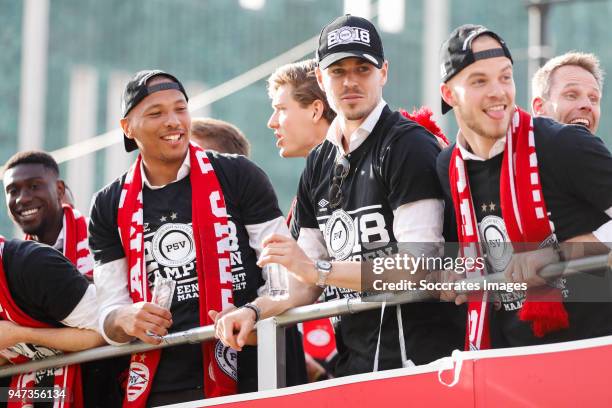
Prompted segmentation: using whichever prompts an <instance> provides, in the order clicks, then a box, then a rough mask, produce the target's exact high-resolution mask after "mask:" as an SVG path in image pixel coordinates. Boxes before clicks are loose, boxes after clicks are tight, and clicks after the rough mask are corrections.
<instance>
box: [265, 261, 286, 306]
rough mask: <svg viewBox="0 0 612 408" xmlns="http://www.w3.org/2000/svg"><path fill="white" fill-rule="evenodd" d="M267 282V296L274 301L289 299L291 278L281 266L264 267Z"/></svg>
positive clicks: (270, 265)
mask: <svg viewBox="0 0 612 408" xmlns="http://www.w3.org/2000/svg"><path fill="white" fill-rule="evenodd" d="M263 273H264V276H266V275H267V277H268V279H267V280H266V294H267V295H268V296H269V297H270V298H271V299H272V300H285V299H287V298H289V278H288V276H287V275H288V273H289V272H288V271H287V268H285V267H284V266H283V265H280V264H275V263H273V264H267V265H265V266H264V267H263Z"/></svg>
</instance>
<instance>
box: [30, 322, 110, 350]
mask: <svg viewBox="0 0 612 408" xmlns="http://www.w3.org/2000/svg"><path fill="white" fill-rule="evenodd" d="M23 342H24V343H32V344H36V345H39V346H45V347H49V348H53V349H56V350H61V351H65V352H74V351H81V350H87V349H90V348H94V347H98V346H101V345H103V344H106V342H105V341H104V339H103V338H102V336H100V334H99V333H98V332H96V331H95V330H88V329H76V328H72V327H65V328H49V329H46V328H45V329H40V328H39V329H35V328H31V327H23Z"/></svg>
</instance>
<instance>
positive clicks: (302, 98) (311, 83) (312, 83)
mask: <svg viewBox="0 0 612 408" xmlns="http://www.w3.org/2000/svg"><path fill="white" fill-rule="evenodd" d="M316 67H317V63H316V61H315V60H314V59H309V60H305V61H300V62H295V63H293V64H286V65H283V66H282V67H280V68H278V69H277V70H276V71H274V73H273V74H272V75H270V78H268V95H269V96H270V99H273V98H274V94H275V93H276V91H278V88H280V87H281V86H283V85H290V86H291V87H292V89H293V92H292V94H291V95H292V96H293V99H295V100H296V101H297V103H299V104H300V106H301V107H302V108H305V107H307V106H309V105H310V104H312V103H313V102H314V101H316V100H320V101H321V102H323V118H325V120H327V122H328V123H331V122H332V120H334V118H335V117H336V112H334V111H333V110H332V109H331V108H330V107H329V103H327V97H326V96H325V92H323V90H322V89H321V88H320V87H319V84H318V83H317V78H316V76H315V68H316Z"/></svg>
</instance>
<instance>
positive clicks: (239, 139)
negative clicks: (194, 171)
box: [191, 118, 251, 157]
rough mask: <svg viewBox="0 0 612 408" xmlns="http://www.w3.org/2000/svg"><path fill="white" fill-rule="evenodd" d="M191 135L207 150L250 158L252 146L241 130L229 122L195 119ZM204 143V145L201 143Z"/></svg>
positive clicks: (192, 123)
mask: <svg viewBox="0 0 612 408" xmlns="http://www.w3.org/2000/svg"><path fill="white" fill-rule="evenodd" d="M191 135H192V137H193V139H195V142H196V143H198V144H200V145H202V144H205V146H204V145H202V147H203V148H205V149H212V150H216V151H218V152H219V153H232V154H241V155H243V156H246V157H249V156H250V154H251V144H250V143H249V141H248V139H247V138H246V136H245V135H244V133H242V131H241V130H240V129H238V128H237V127H236V126H234V125H232V124H231V123H229V122H226V121H224V120H219V119H212V118H193V119H192V120H191ZM200 142H202V143H200Z"/></svg>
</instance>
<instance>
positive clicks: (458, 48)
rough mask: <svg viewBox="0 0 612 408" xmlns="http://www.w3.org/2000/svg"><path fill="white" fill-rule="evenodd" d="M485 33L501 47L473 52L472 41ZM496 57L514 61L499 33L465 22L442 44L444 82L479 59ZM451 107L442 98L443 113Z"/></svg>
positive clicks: (441, 65) (441, 57)
mask: <svg viewBox="0 0 612 408" xmlns="http://www.w3.org/2000/svg"><path fill="white" fill-rule="evenodd" d="M483 34H487V35H489V36H491V37H493V38H494V39H496V40H497V41H498V42H499V44H500V45H501V48H492V49H490V50H483V51H479V52H477V53H473V52H472V41H474V39H475V38H478V37H480V36H481V35H483ZM495 57H507V58H509V59H510V62H513V61H512V55H510V50H508V47H507V46H506V42H505V41H504V40H503V39H502V38H501V37H500V36H499V35H497V34H495V33H494V32H493V31H491V30H489V29H488V28H486V27H484V26H481V25H474V24H464V25H462V26H459V27H457V28H455V29H454V30H453V32H452V33H451V34H450V37H449V38H448V40H446V41H445V42H444V44H442V49H441V51H440V60H441V64H440V75H441V76H442V82H448V80H450V79H451V78H452V77H454V76H455V75H457V74H458V73H459V72H461V71H462V70H463V69H464V68H465V67H467V66H469V65H471V64H473V63H474V62H476V61H478V60H481V59H486V58H495ZM451 109H453V108H452V106H450V105H449V104H447V103H446V102H444V99H442V114H445V113H446V112H448V111H449V110H451Z"/></svg>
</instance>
